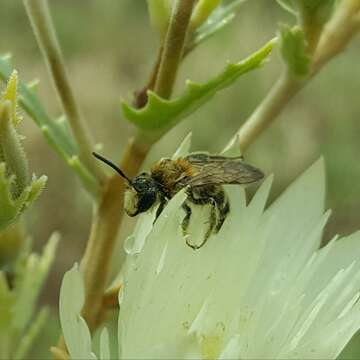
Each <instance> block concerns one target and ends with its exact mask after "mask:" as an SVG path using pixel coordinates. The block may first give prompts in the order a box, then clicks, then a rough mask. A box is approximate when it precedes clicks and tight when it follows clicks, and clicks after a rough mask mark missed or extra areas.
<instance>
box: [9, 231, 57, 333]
mask: <svg viewBox="0 0 360 360" xmlns="http://www.w3.org/2000/svg"><path fill="white" fill-rule="evenodd" d="M58 241H59V235H58V234H57V233H55V234H53V235H52V236H51V237H50V239H49V241H48V243H47V244H46V246H45V248H44V250H43V254H42V255H41V256H39V255H37V254H30V255H29V256H27V257H26V258H25V259H22V261H24V264H21V271H20V272H18V273H17V275H16V284H15V294H16V302H15V304H14V306H13V319H12V326H13V327H14V328H15V329H17V330H19V331H22V330H23V329H24V328H25V327H26V325H27V324H28V322H29V320H30V319H31V317H32V315H33V313H34V309H35V305H36V300H37V298H38V296H39V293H40V290H41V288H42V286H43V284H44V281H45V279H46V277H47V275H48V272H49V269H50V266H51V264H52V262H53V260H54V256H55V251H56V247H57V243H58Z"/></svg>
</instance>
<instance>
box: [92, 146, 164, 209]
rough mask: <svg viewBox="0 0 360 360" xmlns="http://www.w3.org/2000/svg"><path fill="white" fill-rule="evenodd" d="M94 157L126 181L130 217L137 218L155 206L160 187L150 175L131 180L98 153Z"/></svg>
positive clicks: (126, 205) (144, 174)
mask: <svg viewBox="0 0 360 360" xmlns="http://www.w3.org/2000/svg"><path fill="white" fill-rule="evenodd" d="M93 155H94V156H95V157H96V158H97V159H99V160H101V161H103V162H104V163H105V164H107V165H109V166H110V167H112V168H113V169H114V170H115V171H116V172H117V173H118V174H119V175H120V176H121V177H122V178H124V179H125V180H126V184H127V187H126V190H125V195H124V208H125V211H126V213H127V214H128V215H129V216H136V215H138V214H140V213H142V212H145V211H147V210H149V209H150V208H151V207H152V206H153V205H154V204H155V202H156V200H157V198H158V192H159V186H158V184H157V183H156V181H155V180H154V179H153V178H152V177H151V176H150V175H149V174H147V173H142V174H140V175H138V176H136V177H135V178H134V179H132V180H131V179H129V178H128V177H127V176H126V175H125V174H124V173H123V171H122V170H121V169H119V168H118V167H117V166H116V165H115V164H113V163H112V162H111V161H109V160H107V159H105V158H104V157H102V156H101V155H99V154H97V153H93Z"/></svg>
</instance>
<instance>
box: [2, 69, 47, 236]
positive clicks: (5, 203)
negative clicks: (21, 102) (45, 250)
mask: <svg viewBox="0 0 360 360" xmlns="http://www.w3.org/2000/svg"><path fill="white" fill-rule="evenodd" d="M17 85H18V79H17V72H16V71H14V72H13V73H12V74H11V76H10V78H9V81H8V83H7V86H6V88H5V90H4V91H3V93H2V95H1V96H0V231H1V230H4V229H5V228H7V227H8V226H9V225H11V224H13V223H14V222H15V221H17V220H18V218H19V216H20V215H21V214H22V213H23V212H24V211H25V210H26V209H27V208H28V207H29V206H30V205H31V204H32V203H33V202H34V201H35V200H36V199H37V197H38V196H39V195H40V193H41V191H42V190H43V188H44V186H45V184H46V180H47V177H46V176H45V175H43V176H41V177H40V178H37V177H36V176H35V175H33V176H32V178H30V177H29V174H28V162H27V158H26V154H25V152H24V150H23V147H22V144H21V140H22V137H21V135H19V134H18V132H17V130H16V128H17V126H18V124H19V122H20V121H21V117H20V115H19V114H18V112H17V111H18V109H17V102H18V99H17V87H18V86H17Z"/></svg>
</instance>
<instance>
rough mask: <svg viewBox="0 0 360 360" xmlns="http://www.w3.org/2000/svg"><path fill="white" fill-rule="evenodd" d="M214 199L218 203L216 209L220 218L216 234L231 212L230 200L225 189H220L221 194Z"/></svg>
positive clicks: (215, 230) (217, 194) (215, 229)
mask: <svg viewBox="0 0 360 360" xmlns="http://www.w3.org/2000/svg"><path fill="white" fill-rule="evenodd" d="M213 199H214V201H215V203H216V208H217V211H218V218H217V222H216V226H215V228H214V232H215V233H218V232H219V231H220V229H221V227H222V225H223V223H224V221H225V219H226V217H227V216H228V214H229V212H230V204H229V199H228V198H227V196H226V194H225V192H224V190H223V189H219V192H218V193H216V194H215V195H214V196H213Z"/></svg>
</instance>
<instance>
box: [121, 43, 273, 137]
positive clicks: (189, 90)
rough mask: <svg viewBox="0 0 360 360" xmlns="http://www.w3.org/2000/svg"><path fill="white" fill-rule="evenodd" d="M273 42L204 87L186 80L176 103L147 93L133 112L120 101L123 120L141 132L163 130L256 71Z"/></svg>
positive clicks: (149, 92) (229, 68) (131, 108)
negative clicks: (143, 104)
mask: <svg viewBox="0 0 360 360" xmlns="http://www.w3.org/2000/svg"><path fill="white" fill-rule="evenodd" d="M274 44H275V40H271V41H269V42H268V43H267V44H266V45H265V46H264V47H262V48H261V49H260V50H258V51H257V52H255V53H253V54H252V55H250V56H249V57H248V58H246V59H245V60H243V61H240V62H238V63H236V64H228V65H227V66H226V68H225V70H223V71H222V72H221V73H220V74H219V75H217V76H216V77H214V78H213V79H211V80H209V81H208V82H207V83H205V84H200V83H195V82H192V81H190V80H188V81H187V83H186V88H185V90H184V92H183V93H182V94H181V95H180V96H179V97H178V98H176V99H173V100H166V99H163V98H161V97H159V96H158V95H156V94H155V93H154V92H152V91H148V102H147V104H146V106H145V107H144V108H142V109H135V108H133V107H131V106H130V105H128V104H127V103H126V102H124V101H122V110H123V113H124V115H125V117H126V118H127V119H128V120H129V121H130V122H132V123H133V124H135V125H136V126H138V127H139V128H140V129H143V130H150V131H156V130H160V131H163V130H166V129H168V128H170V127H173V126H174V125H176V124H177V123H178V122H179V121H181V120H182V119H184V118H185V117H186V116H188V115H190V114H191V113H193V112H194V111H195V110H197V109H198V108H199V107H200V106H202V105H204V104H205V103H206V102H208V101H209V100H210V99H211V98H212V97H213V96H214V95H215V94H216V93H217V92H218V91H220V90H221V89H224V88H225V87H228V86H230V85H231V84H232V83H233V82H235V81H236V80H237V79H238V78H239V77H240V76H241V75H243V74H245V73H247V72H249V71H251V70H254V69H256V68H258V67H260V66H261V65H262V64H263V63H264V60H265V59H266V58H267V56H268V55H269V53H270V52H271V50H272V48H273V46H274Z"/></svg>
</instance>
